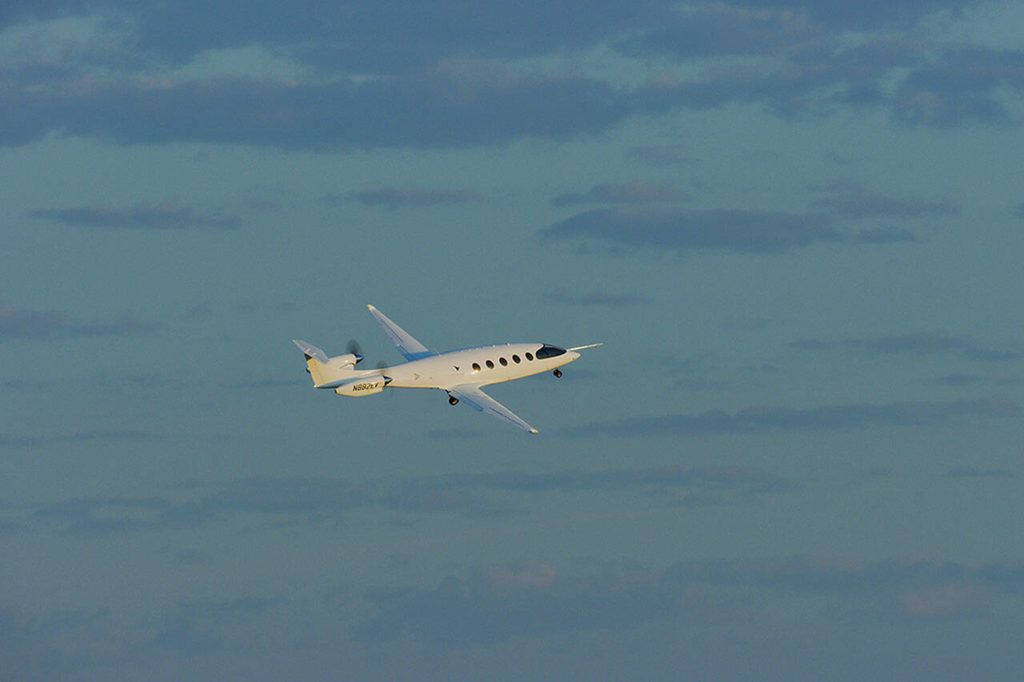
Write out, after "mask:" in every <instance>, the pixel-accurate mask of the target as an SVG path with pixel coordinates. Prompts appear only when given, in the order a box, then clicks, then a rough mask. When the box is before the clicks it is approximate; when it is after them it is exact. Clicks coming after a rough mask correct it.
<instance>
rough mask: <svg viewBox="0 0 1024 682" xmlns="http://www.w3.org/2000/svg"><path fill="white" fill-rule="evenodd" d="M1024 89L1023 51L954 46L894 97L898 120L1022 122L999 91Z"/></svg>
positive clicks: (947, 123)
mask: <svg viewBox="0 0 1024 682" xmlns="http://www.w3.org/2000/svg"><path fill="white" fill-rule="evenodd" d="M1002 89H1007V90H1009V91H1010V92H1013V93H1015V94H1017V95H1020V94H1021V92H1022V91H1024V51H1021V50H997V49H991V48H985V47H977V46H969V45H955V46H949V47H946V48H945V49H944V50H943V52H942V54H941V55H940V56H939V57H938V58H937V59H935V60H934V61H930V62H928V63H926V64H923V65H921V66H920V67H919V68H917V69H915V70H913V71H912V72H911V73H910V74H909V75H908V76H907V77H906V78H905V79H904V80H903V81H902V82H901V83H900V86H899V88H898V90H897V92H896V94H895V96H894V102H893V104H894V111H895V116H896V118H897V119H898V120H899V121H901V122H903V123H907V124H923V125H931V126H936V127H951V126H958V125H963V124H965V123H996V124H1006V123H1013V124H1020V122H1021V121H1019V120H1015V119H1014V117H1013V115H1011V113H1010V111H1009V110H1008V109H1007V108H1006V105H1005V104H1004V100H1003V98H1002V97H1001V93H1000V91H1001V90H1002Z"/></svg>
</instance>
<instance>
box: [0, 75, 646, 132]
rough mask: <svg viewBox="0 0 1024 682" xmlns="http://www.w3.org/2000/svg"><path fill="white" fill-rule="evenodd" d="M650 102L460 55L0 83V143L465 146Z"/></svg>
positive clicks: (605, 117)
mask: <svg viewBox="0 0 1024 682" xmlns="http://www.w3.org/2000/svg"><path fill="white" fill-rule="evenodd" d="M648 104H649V102H647V101H645V100H644V98H640V99H638V98H637V97H636V96H635V95H634V93H631V92H630V91H628V90H619V89H616V88H613V87H612V86H610V85H609V84H607V83H605V82H603V81H599V80H595V79H592V78H588V77H585V76H577V75H572V76H562V75H557V74H531V73H522V72H515V71H511V70H507V69H499V68H495V67H494V66H492V65H478V64H471V63H466V62H464V61H461V62H447V63H444V64H440V65H438V66H437V67H436V68H435V69H433V70H431V71H428V72H425V73H416V74H414V75H408V76H402V75H394V76H388V77H379V78H369V79H359V80H355V79H350V78H336V79H331V80H329V81H327V82H320V81H315V82H294V81H281V80H274V79H244V78H222V79H218V80H215V81H186V82H174V81H167V82H162V83H158V84H152V83H149V82H145V81H139V80H136V79H126V80H120V81H113V82H96V83H92V82H90V83H89V84H88V86H87V87H72V86H70V85H61V86H60V87H54V88H50V89H46V90H44V91H42V92H37V91H33V90H31V89H30V88H29V87H28V85H26V86H25V87H24V88H21V89H19V88H7V89H5V90H4V91H0V144H7V145H14V144H25V143H26V142H28V141H31V140H34V139H39V138H41V137H42V136H43V135H45V134H47V133H49V132H53V131H60V132H61V133H62V134H64V135H69V136H84V137H93V138H98V139H102V140H106V141H109V142H115V143H119V144H169V143H174V142H209V143H219V144H240V145H257V146H274V147H279V148H282V149H301V150H314V151H339V150H342V151H344V150H353V149H372V148H380V147H417V148H442V147H466V146H476V145H492V144H502V143H505V142H508V141H510V140H512V139H515V138H518V137H524V136H526V137H541V138H547V139H568V138H570V137H574V136H577V135H583V134H588V133H597V132H602V131H605V130H607V129H608V128H610V127H611V126H614V125H616V124H618V123H620V122H622V121H623V120H625V118H626V117H627V116H628V115H630V114H631V113H634V112H635V111H636V109H637V108H638V107H640V108H643V107H644V106H647V105H648ZM658 106H661V105H660V103H659V104H658ZM12 108H13V109H12Z"/></svg>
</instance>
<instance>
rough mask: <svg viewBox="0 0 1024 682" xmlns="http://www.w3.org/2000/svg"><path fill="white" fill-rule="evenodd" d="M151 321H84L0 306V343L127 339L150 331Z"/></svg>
mask: <svg viewBox="0 0 1024 682" xmlns="http://www.w3.org/2000/svg"><path fill="white" fill-rule="evenodd" d="M158 328H159V327H158V325H155V324H153V323H150V322H142V321H140V320H135V319H132V318H124V319H121V320H117V321H113V322H83V321H80V320H75V319H73V318H71V317H69V316H68V315H65V314H64V313H61V312H57V311H54V310H25V309H21V308H14V307H9V306H3V305H0V341H3V340H4V339H19V338H20V339H61V338H75V337H83V336H127V335H130V334H137V333H141V332H152V331H155V330H157V329H158Z"/></svg>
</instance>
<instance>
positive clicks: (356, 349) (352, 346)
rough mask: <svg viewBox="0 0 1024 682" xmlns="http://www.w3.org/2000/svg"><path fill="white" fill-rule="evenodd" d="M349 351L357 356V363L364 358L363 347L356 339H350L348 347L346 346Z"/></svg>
mask: <svg viewBox="0 0 1024 682" xmlns="http://www.w3.org/2000/svg"><path fill="white" fill-rule="evenodd" d="M346 350H348V352H349V353H351V354H352V355H354V356H356V363H358V362H359V361H360V360H362V359H363V349H362V348H361V347H360V346H359V342H358V341H356V340H355V339H349V341H348V347H347V348H346Z"/></svg>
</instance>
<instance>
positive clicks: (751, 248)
mask: <svg viewBox="0 0 1024 682" xmlns="http://www.w3.org/2000/svg"><path fill="white" fill-rule="evenodd" d="M540 234H541V235H542V236H544V237H547V238H550V239H558V240H597V241H601V242H606V243H612V244H619V245H624V246H629V247H636V248H653V249H668V250H672V251H676V252H686V251H698V250H723V251H735V252H740V253H780V252H784V251H790V250H793V249H797V248H802V247H807V246H811V245H813V244H819V243H839V242H842V241H844V238H845V237H844V235H843V233H842V232H841V231H839V230H838V229H836V228H835V227H833V226H832V223H831V221H830V220H829V218H827V217H826V216H823V215H819V214H811V213H806V214H799V213H781V212H772V211H750V210H739V209H712V210H687V209H681V208H674V207H662V206H631V207H622V208H603V209H595V210H591V211H587V212H584V213H580V214H577V215H575V216H572V217H570V218H566V219H565V220H562V221H559V222H557V223H555V224H553V225H551V226H550V227H547V228H545V229H543V230H541V231H540Z"/></svg>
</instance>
